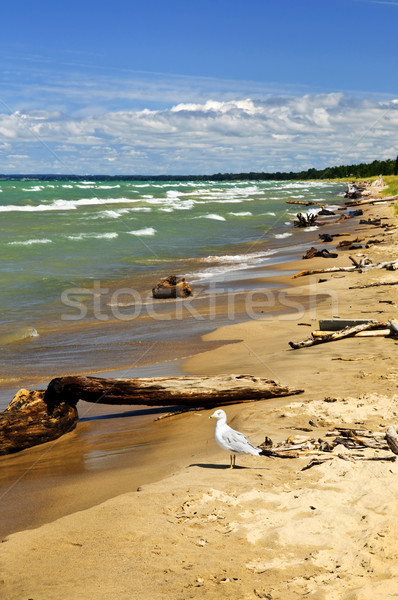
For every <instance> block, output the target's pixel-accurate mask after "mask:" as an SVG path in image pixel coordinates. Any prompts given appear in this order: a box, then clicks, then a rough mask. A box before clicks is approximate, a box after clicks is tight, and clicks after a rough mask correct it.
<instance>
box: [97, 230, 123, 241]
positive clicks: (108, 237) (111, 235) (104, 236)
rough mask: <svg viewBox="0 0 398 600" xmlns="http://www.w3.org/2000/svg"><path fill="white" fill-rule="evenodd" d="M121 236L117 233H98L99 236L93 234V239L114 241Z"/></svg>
mask: <svg viewBox="0 0 398 600" xmlns="http://www.w3.org/2000/svg"><path fill="white" fill-rule="evenodd" d="M118 236H119V234H118V233H116V232H115V231H112V232H110V233H98V234H93V235H92V236H90V237H92V238H94V239H96V240H113V239H115V238H117V237H118Z"/></svg>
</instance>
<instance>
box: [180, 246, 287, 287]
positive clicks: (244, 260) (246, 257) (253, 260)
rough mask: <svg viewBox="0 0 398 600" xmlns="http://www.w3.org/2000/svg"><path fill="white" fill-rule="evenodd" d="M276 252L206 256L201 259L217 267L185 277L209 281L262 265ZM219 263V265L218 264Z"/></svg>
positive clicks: (188, 274)
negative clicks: (215, 264) (232, 272)
mask: <svg viewBox="0 0 398 600" xmlns="http://www.w3.org/2000/svg"><path fill="white" fill-rule="evenodd" d="M276 253H277V250H267V251H265V252H251V253H249V254H225V255H223V256H208V257H207V258H204V259H202V260H203V262H205V263H206V262H207V263H219V264H217V266H213V267H209V268H207V269H203V270H202V271H197V272H194V273H187V274H186V275H185V276H186V277H187V278H190V279H191V280H193V281H195V279H196V280H198V279H199V280H200V279H210V278H213V277H216V276H220V275H224V274H226V273H229V272H231V271H240V270H244V269H250V268H251V267H254V266H256V265H259V264H264V263H265V262H266V261H267V260H268V259H269V257H270V256H271V255H272V254H276ZM220 263H221V264H220Z"/></svg>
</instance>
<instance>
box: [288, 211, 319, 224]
mask: <svg viewBox="0 0 398 600" xmlns="http://www.w3.org/2000/svg"><path fill="white" fill-rule="evenodd" d="M296 216H297V221H293V225H294V226H295V227H310V226H311V225H313V224H314V223H315V221H316V220H317V219H318V215H317V214H316V213H306V214H304V213H298V214H297V215H296Z"/></svg>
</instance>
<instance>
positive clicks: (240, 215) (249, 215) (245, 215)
mask: <svg viewBox="0 0 398 600" xmlns="http://www.w3.org/2000/svg"><path fill="white" fill-rule="evenodd" d="M228 214H229V215H233V216H234V217H251V216H252V215H253V213H251V212H249V211H248V212H237V213H235V212H230V213H228Z"/></svg>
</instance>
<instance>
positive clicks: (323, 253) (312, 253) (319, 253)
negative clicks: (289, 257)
mask: <svg viewBox="0 0 398 600" xmlns="http://www.w3.org/2000/svg"><path fill="white" fill-rule="evenodd" d="M314 257H323V258H337V257H338V254H336V252H330V251H329V250H327V248H323V250H318V249H317V248H314V246H312V248H310V249H309V250H307V252H306V253H305V254H303V258H314Z"/></svg>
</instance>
